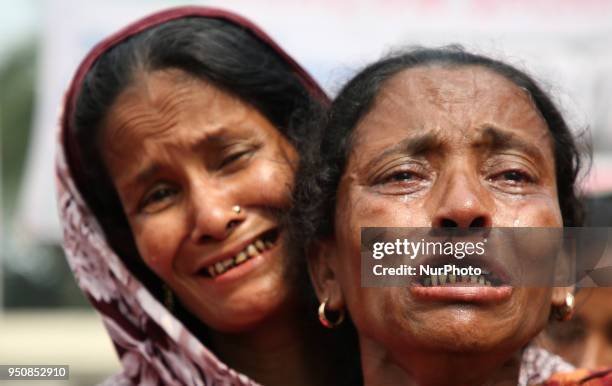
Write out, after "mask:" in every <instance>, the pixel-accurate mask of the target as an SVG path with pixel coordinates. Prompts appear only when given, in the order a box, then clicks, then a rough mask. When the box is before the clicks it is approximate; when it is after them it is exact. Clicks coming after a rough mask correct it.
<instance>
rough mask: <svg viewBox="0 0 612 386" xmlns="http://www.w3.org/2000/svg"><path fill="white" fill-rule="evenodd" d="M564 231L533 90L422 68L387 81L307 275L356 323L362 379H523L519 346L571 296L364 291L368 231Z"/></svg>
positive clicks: (356, 139) (478, 71)
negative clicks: (490, 298)
mask: <svg viewBox="0 0 612 386" xmlns="http://www.w3.org/2000/svg"><path fill="white" fill-rule="evenodd" d="M562 224H563V222H562V218H561V211H560V208H559V203H558V197H557V186H556V178H555V165H554V158H553V151H552V141H551V136H550V134H549V130H548V127H547V125H546V122H545V121H544V119H543V118H542V117H541V115H540V114H539V112H538V111H537V109H536V108H535V107H534V105H533V103H532V101H531V99H530V97H529V95H528V94H527V93H526V92H525V91H524V90H522V89H520V88H518V87H517V86H516V85H514V84H513V83H511V82H510V81H508V80H506V79H505V78H503V77H501V76H499V75H497V74H495V73H493V72H491V71H489V70H486V69H484V68H481V67H474V66H468V67H453V68H445V67H438V66H433V67H417V68H413V69H408V70H404V71H403V72H400V73H399V74H397V75H395V76H393V77H392V78H390V79H389V80H388V81H387V82H386V83H385V85H383V87H382V88H381V90H380V92H379V94H378V95H377V97H376V99H375V103H374V105H373V107H372V109H371V110H370V111H369V112H368V113H367V114H366V115H365V116H364V117H363V118H362V119H361V120H360V121H359V123H358V125H357V127H356V128H355V131H354V133H353V145H352V149H351V152H350V155H349V157H348V162H347V166H346V169H345V172H344V174H343V176H342V178H341V180H340V185H339V188H338V192H337V207H336V213H335V234H334V236H333V237H332V238H331V239H329V240H324V241H323V242H321V243H320V245H319V248H318V255H317V256H315V258H314V259H313V261H311V263H312V264H311V276H312V277H313V281H314V282H315V286H316V288H317V292H318V295H319V298H320V299H325V298H329V302H328V308H329V309H331V310H338V309H342V308H346V309H347V310H348V311H349V313H350V315H351V317H352V319H353V321H354V323H355V324H356V327H357V330H358V332H359V335H360V345H361V350H362V363H363V369H364V378H365V381H366V385H370V384H371V385H375V384H419V385H445V384H451V383H452V384H465V385H468V384H469V385H474V384H484V383H487V384H495V383H496V382H506V381H507V382H510V384H516V379H517V377H518V367H519V362H520V350H521V348H522V347H523V346H524V345H525V344H527V343H528V342H529V341H530V340H531V339H532V338H533V337H534V336H535V335H536V334H537V333H538V332H539V331H540V330H542V328H543V327H544V326H545V324H546V321H547V319H548V317H549V313H550V307H551V305H552V304H560V303H561V302H562V299H563V298H564V296H565V293H566V292H567V289H562V288H557V289H551V288H514V290H513V291H512V295H511V297H509V299H507V300H505V301H503V302H498V303H492V304H475V303H470V302H449V303H445V302H431V301H429V302H428V301H422V300H417V299H415V298H414V297H412V296H411V295H410V292H409V291H408V290H407V289H405V288H362V287H361V285H360V269H361V268H360V228H361V227H366V226H368V227H377V226H378V227H443V226H459V227H470V226H476V227H562ZM512 382H514V383H512Z"/></svg>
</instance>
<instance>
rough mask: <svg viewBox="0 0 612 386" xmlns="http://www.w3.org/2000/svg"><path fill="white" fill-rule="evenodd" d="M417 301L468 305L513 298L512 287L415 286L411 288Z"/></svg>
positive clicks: (465, 285) (466, 285)
mask: <svg viewBox="0 0 612 386" xmlns="http://www.w3.org/2000/svg"><path fill="white" fill-rule="evenodd" d="M409 290H410V293H411V295H412V296H414V298H415V299H418V300H423V301H438V302H466V303H499V302H503V301H504V300H508V299H509V298H510V297H511V296H512V290H513V289H512V287H508V286H501V287H483V286H481V285H469V284H461V285H460V286H459V285H456V286H452V285H447V286H438V287H423V286H422V285H413V286H410V287H409Z"/></svg>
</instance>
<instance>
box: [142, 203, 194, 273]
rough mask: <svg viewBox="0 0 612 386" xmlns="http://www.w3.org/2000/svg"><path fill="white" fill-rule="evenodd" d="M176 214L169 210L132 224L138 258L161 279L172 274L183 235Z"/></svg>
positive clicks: (175, 211)
mask: <svg viewBox="0 0 612 386" xmlns="http://www.w3.org/2000/svg"><path fill="white" fill-rule="evenodd" d="M177 212H178V210H169V211H168V212H167V213H159V214H156V215H149V216H144V217H143V218H140V219H137V220H135V221H133V222H132V229H133V230H134V239H135V241H136V246H137V247H138V252H139V253H140V257H141V258H142V259H143V261H144V262H145V264H146V265H147V266H148V267H149V268H151V269H152V270H153V271H154V272H155V273H156V274H158V275H159V276H160V277H162V278H167V277H168V275H169V274H170V272H172V267H173V262H174V256H175V254H176V251H177V250H178V248H179V246H180V244H181V241H182V239H183V238H184V234H185V232H184V229H183V226H182V224H181V221H180V216H179V214H178V213H177Z"/></svg>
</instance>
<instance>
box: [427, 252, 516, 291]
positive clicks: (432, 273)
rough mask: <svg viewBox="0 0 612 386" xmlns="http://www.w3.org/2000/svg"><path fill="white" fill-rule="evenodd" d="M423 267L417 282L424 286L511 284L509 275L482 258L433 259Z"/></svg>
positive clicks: (498, 285)
mask: <svg viewBox="0 0 612 386" xmlns="http://www.w3.org/2000/svg"><path fill="white" fill-rule="evenodd" d="M433 260H437V261H436V262H432V263H430V264H427V266H426V269H423V268H422V269H421V274H420V275H419V276H418V277H417V278H416V283H417V284H420V285H421V286H423V287H501V286H507V285H508V284H509V280H508V275H507V274H505V272H504V271H503V270H502V269H500V268H499V267H493V265H492V264H491V263H490V262H488V261H485V260H482V259H464V260H461V261H458V260H456V259H452V261H451V260H447V259H435V258H434V259H433Z"/></svg>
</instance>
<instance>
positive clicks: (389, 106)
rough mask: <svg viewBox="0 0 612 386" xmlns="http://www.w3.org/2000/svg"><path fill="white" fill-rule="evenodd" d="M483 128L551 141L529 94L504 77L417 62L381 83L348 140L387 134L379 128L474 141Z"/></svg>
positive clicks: (484, 70)
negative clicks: (414, 65)
mask: <svg viewBox="0 0 612 386" xmlns="http://www.w3.org/2000/svg"><path fill="white" fill-rule="evenodd" d="M372 127H375V128H378V129H379V130H371V128H372ZM486 127H499V128H501V129H505V130H508V131H510V132H512V133H513V134H515V135H520V136H524V137H526V139H531V140H534V141H535V140H537V141H544V143H547V144H550V143H551V142H550V133H549V130H548V126H547V124H546V122H545V120H544V119H543V117H542V115H541V114H540V112H539V110H538V109H537V107H536V106H535V104H534V102H533V100H532V99H531V96H530V94H529V93H528V92H527V90H525V89H523V88H521V87H519V86H517V85H516V84H514V83H513V82H512V81H510V80H508V79H507V78H505V77H504V76H502V75H499V74H497V73H495V72H494V71H492V70H489V69H487V68H484V67H481V66H475V65H469V66H443V65H434V66H422V67H416V68H411V69H407V70H404V71H402V72H400V73H398V74H396V75H394V76H393V77H391V78H390V79H388V80H387V81H386V82H385V84H384V85H383V86H382V87H381V89H380V90H379V92H378V95H377V96H376V98H375V100H374V103H373V106H372V108H371V109H370V111H369V112H368V113H367V114H366V115H365V116H364V117H363V118H362V119H361V121H360V122H359V124H358V126H357V128H356V130H355V133H354V136H353V139H354V142H353V143H354V144H358V143H360V142H362V141H363V140H366V141H370V140H372V139H373V138H372V136H384V135H385V133H387V134H389V131H388V130H380V129H381V128H387V129H391V128H393V129H394V130H393V132H394V134H395V135H398V134H399V131H404V132H405V133H406V134H407V135H408V134H409V132H411V131H412V132H415V133H416V132H421V133H422V132H425V131H433V132H435V133H436V135H438V136H440V137H444V138H446V139H447V140H449V141H451V142H456V141H457V140H462V141H463V142H465V141H467V140H470V139H471V140H476V139H477V137H478V136H481V135H482V133H481V131H482V129H483V128H486Z"/></svg>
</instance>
